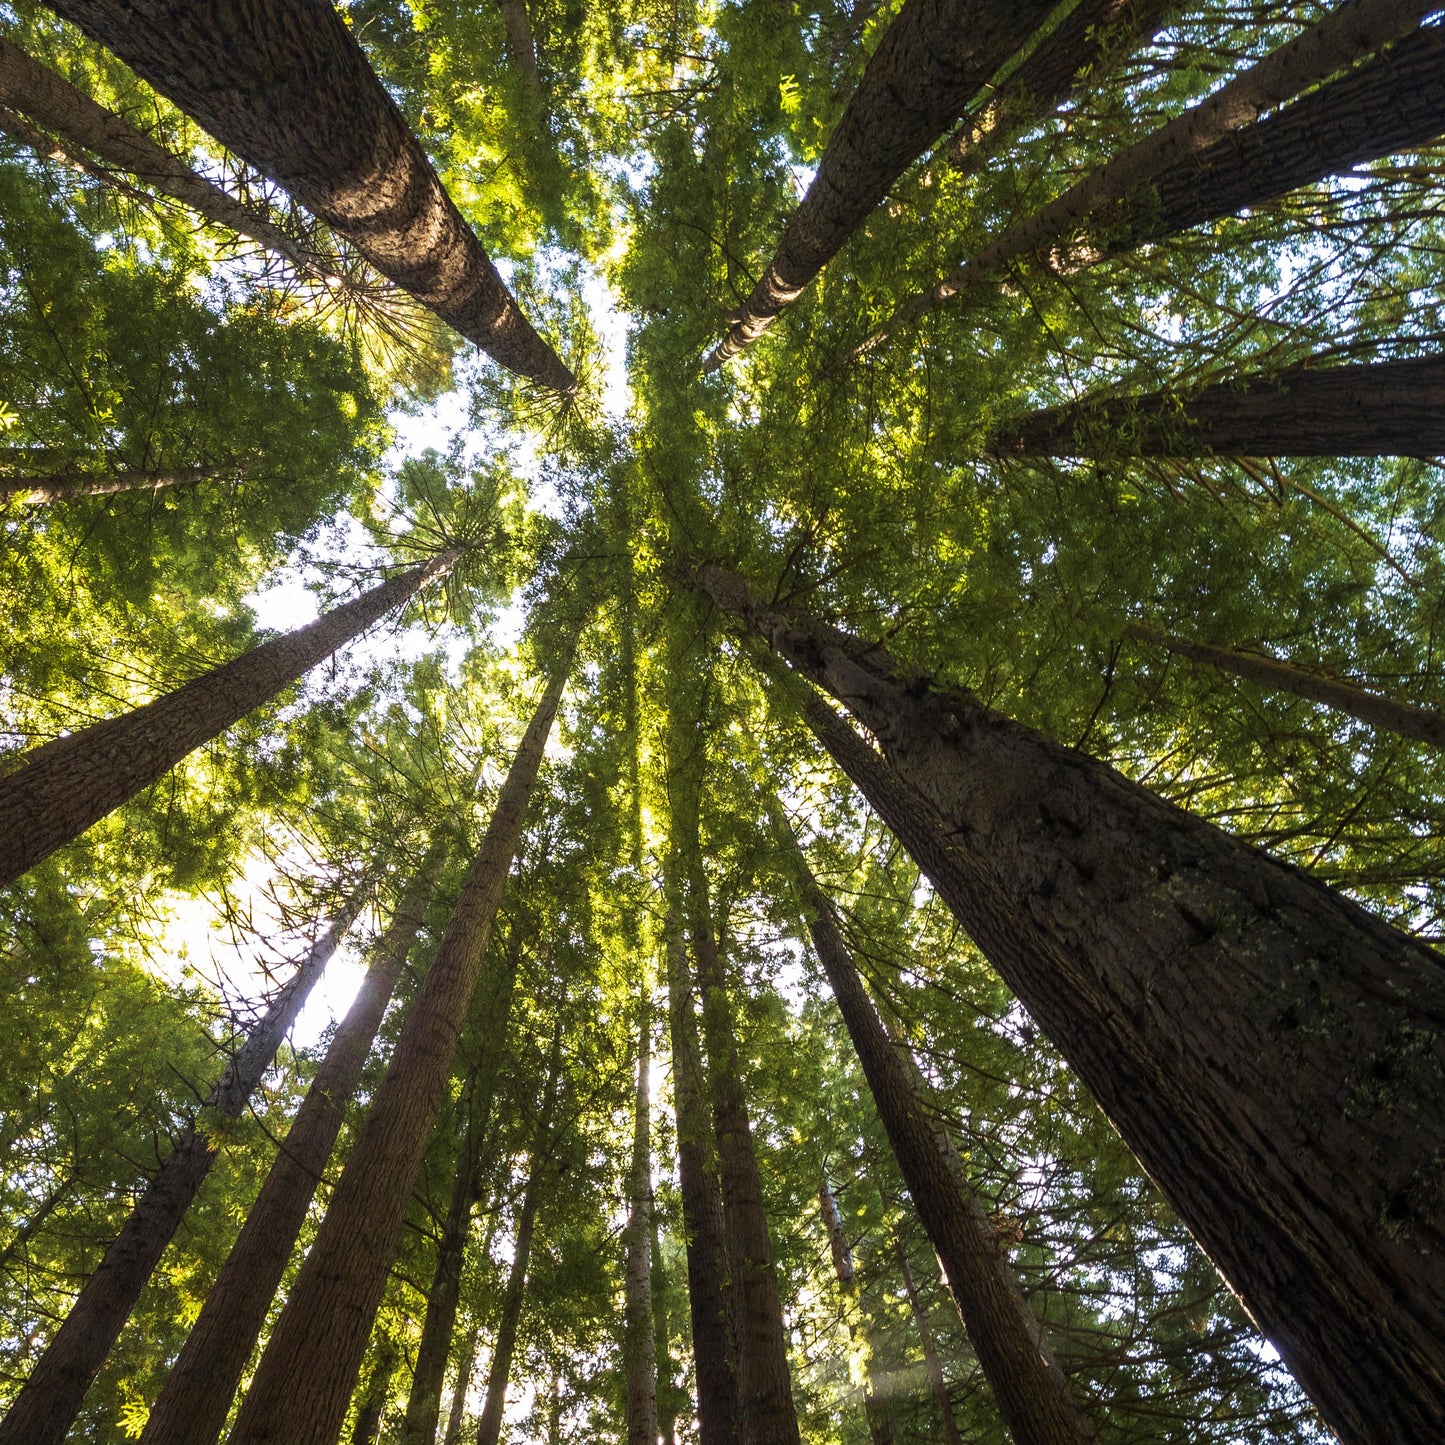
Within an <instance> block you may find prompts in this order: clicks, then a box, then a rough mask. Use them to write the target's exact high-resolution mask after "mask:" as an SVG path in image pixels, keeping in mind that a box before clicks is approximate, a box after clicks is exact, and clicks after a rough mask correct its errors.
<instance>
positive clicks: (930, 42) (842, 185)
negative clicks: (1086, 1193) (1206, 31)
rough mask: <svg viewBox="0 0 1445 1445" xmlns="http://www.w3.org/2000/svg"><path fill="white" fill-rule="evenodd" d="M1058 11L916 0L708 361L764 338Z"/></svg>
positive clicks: (1044, 5) (1026, 0) (1031, 0)
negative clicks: (986, 84) (989, 82)
mask: <svg viewBox="0 0 1445 1445" xmlns="http://www.w3.org/2000/svg"><path fill="white" fill-rule="evenodd" d="M1052 8H1053V5H1052V4H1051V3H1050V0H1015V3H1013V4H1010V5H990V4H986V3H983V0H907V3H905V5H904V6H903V9H902V10H901V11H899V13H898V17H897V18H896V19H895V20H894V21H893V23H892V25H890V26H889V27H888V30H887V32H886V33H885V34H884V36H883V39H882V40H881V41H880V42H879V44H878V49H877V50H876V51H874V53H873V56H872V58H871V59H870V60H869V61H868V67H867V69H866V70H865V71H864V72H863V79H862V80H861V81H860V82H859V85H858V89H857V91H856V92H855V93H854V95H853V98H852V99H851V100H850V101H849V102H848V108H847V110H846V111H844V113H843V118H842V119H841V120H840V121H839V122H838V125H837V128H836V129H835V130H834V132H833V134H832V135H831V136H830V137H829V140H828V145H827V148H826V149H825V150H824V152H823V158H822V160H821V161H820V162H819V164H818V173H817V175H816V176H814V178H813V183H812V185H810V186H809V187H808V193H807V194H806V195H805V196H804V197H803V199H802V201H801V202H800V203H799V205H798V209H797V210H796V211H795V212H794V213H793V214H792V216H791V217H790V218H789V220H788V224H787V226H786V228H785V229H784V231H783V235H782V238H781V240H780V241H779V242H778V249H777V252H776V254H775V255H774V256H773V259H772V260H771V261H770V262H769V263H768V268H767V270H766V271H765V272H764V274H763V279H762V280H761V281H759V282H758V284H757V286H756V287H755V288H754V290H753V293H752V295H751V296H749V297H748V299H747V301H746V302H745V303H744V305H743V307H742V310H741V311H740V312H739V313H738V315H737V316H736V317H734V318H732V319H731V322H730V328H731V329H730V330H729V332H728V334H727V336H726V337H725V338H724V339H723V340H722V341H720V342H719V343H718V345H717V346H716V347H715V348H714V349H713V351H712V353H711V354H710V355H709V356H708V358H707V360H706V361H705V362H704V363H703V370H704V371H705V372H707V371H715V370H717V368H718V367H720V366H721V365H722V364H723V363H724V362H725V361H727V360H729V359H730V358H731V357H734V356H736V355H737V354H738V353H739V352H740V351H742V350H743V348H744V347H746V346H749V345H751V344H752V342H754V341H756V340H757V338H758V337H759V336H761V335H762V334H763V332H765V331H766V330H767V329H768V327H769V326H771V325H772V324H773V322H774V320H776V319H777V316H778V314H779V313H780V312H781V311H782V309H783V308H784V307H785V306H787V305H788V304H789V303H790V302H792V301H794V300H795V299H796V298H797V297H798V296H799V295H800V294H801V292H802V291H803V289H804V288H805V287H806V286H807V285H808V283H809V282H810V281H811V280H812V279H813V277H815V276H816V275H817V274H818V272H819V271H821V270H822V269H823V267H824V266H825V265H827V263H828V262H829V261H830V260H831V259H832V258H833V257H834V256H836V255H837V254H838V252H839V250H840V249H841V248H842V247H843V245H844V243H845V242H846V241H847V240H848V238H849V237H850V236H851V235H852V234H853V232H854V231H855V230H856V229H857V228H858V226H859V225H860V224H861V223H862V222H863V220H864V219H865V218H866V217H867V216H868V214H869V212H870V211H872V210H873V208H874V207H875V206H876V205H877V204H878V203H879V202H880V201H881V200H882V199H883V197H884V196H885V195H886V194H887V193H888V189H889V187H890V186H892V184H893V183H894V181H896V180H897V179H898V177H899V176H900V175H902V174H903V172H904V171H905V170H906V169H907V168H908V167H909V166H910V165H912V164H913V162H914V161H916V160H917V159H918V157H919V156H921V155H922V154H923V152H924V151H925V150H927V148H928V147H929V146H931V145H932V144H933V143H934V141H936V140H937V139H938V138H939V137H940V136H941V135H942V134H943V133H944V131H945V130H946V129H947V128H948V127H949V126H950V125H952V124H953V122H954V121H955V120H957V119H958V117H959V115H960V114H961V113H962V111H963V108H964V106H965V105H967V104H968V102H969V100H970V99H971V98H972V97H973V96H974V95H975V94H976V93H977V91H978V90H979V89H980V88H981V87H982V86H983V84H984V82H985V81H987V80H988V78H989V76H990V75H992V74H993V72H994V71H995V70H997V69H998V67H999V66H1000V65H1001V64H1002V63H1003V62H1004V61H1005V60H1007V59H1008V58H1009V56H1010V55H1012V54H1013V52H1014V51H1015V50H1017V49H1018V48H1019V46H1020V45H1021V44H1022V43H1023V42H1024V40H1025V39H1027V37H1028V35H1029V34H1030V32H1031V31H1032V30H1034V28H1035V27H1036V26H1038V25H1039V24H1040V23H1042V21H1043V20H1044V19H1045V18H1046V17H1047V15H1048V13H1049V11H1050V10H1051V9H1052Z"/></svg>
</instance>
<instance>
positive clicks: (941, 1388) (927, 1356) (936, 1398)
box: [893, 1238, 963, 1445]
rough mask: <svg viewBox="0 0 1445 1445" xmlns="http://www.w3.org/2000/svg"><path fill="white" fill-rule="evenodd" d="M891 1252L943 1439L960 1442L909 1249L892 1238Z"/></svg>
mask: <svg viewBox="0 0 1445 1445" xmlns="http://www.w3.org/2000/svg"><path fill="white" fill-rule="evenodd" d="M893 1250H894V1254H895V1256H896V1258H897V1260H898V1272H899V1274H901V1275H902V1276H903V1289H904V1292H905V1293H906V1294H907V1296H908V1312H909V1313H910V1314H911V1315H912V1316H913V1327H914V1328H915V1329H916V1330H917V1331H918V1342H919V1344H920V1345H922V1346H923V1364H924V1368H925V1369H926V1370H927V1371H928V1388H929V1389H930V1390H931V1391H932V1392H933V1403H934V1404H935V1405H937V1406H938V1413H939V1417H940V1418H941V1420H942V1422H943V1438H944V1440H945V1441H947V1445H963V1436H962V1435H960V1434H959V1432H958V1421H957V1420H956V1419H955V1418H954V1414H953V1399H952V1397H951V1396H950V1395H949V1393H948V1380H947V1379H946V1378H945V1377H944V1373H943V1361H942V1360H940V1359H939V1357H938V1344H937V1342H936V1341H935V1340H934V1338H933V1330H932V1328H931V1327H930V1326H929V1323H928V1315H927V1313H926V1312H925V1311H924V1308H923V1301H922V1300H921V1299H919V1298H918V1286H917V1285H915V1284H914V1282H913V1267H912V1266H911V1265H910V1264H909V1263H908V1251H907V1250H906V1249H904V1247H903V1241H902V1240H901V1239H897V1238H895V1239H894V1241H893Z"/></svg>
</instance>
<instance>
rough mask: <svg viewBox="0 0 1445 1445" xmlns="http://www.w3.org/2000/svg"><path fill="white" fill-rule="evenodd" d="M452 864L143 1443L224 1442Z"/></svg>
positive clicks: (209, 1305) (378, 982)
mask: <svg viewBox="0 0 1445 1445" xmlns="http://www.w3.org/2000/svg"><path fill="white" fill-rule="evenodd" d="M445 860H446V847H445V844H444V843H443V842H442V841H440V840H438V841H437V842H436V843H433V845H432V847H431V849H430V850H429V851H428V853H427V855H426V857H425V858H424V859H423V861H422V864H421V866H420V868H419V869H418V870H417V872H416V874H415V876H414V877H413V878H412V880H411V883H410V884H409V885H408V887H407V888H406V890H405V892H404V893H403V894H402V896H401V898H400V899H399V900H398V902H397V906H396V912H395V913H394V914H393V916H392V919H391V922H390V924H389V925H388V927H387V929H386V932H385V933H384V934H383V935H382V936H381V938H380V939H378V940H377V942H376V945H375V948H374V949H373V951H372V957H371V964H370V966H369V967H368V969H367V971H366V978H365V979H364V980H363V982H362V985H361V988H360V990H359V991H358V992H357V995H356V998H355V999H354V1000H353V1002H352V1005H351V1007H350V1008H349V1009H348V1010H347V1012H346V1017H345V1018H344V1019H342V1021H341V1023H340V1025H339V1026H338V1028H337V1030H336V1033H335V1035H334V1037H333V1038H332V1040H331V1044H330V1047H329V1048H328V1049H327V1051H326V1057H325V1058H324V1059H323V1060H322V1062H321V1067H320V1068H319V1069H317V1071H316V1077H315V1078H314V1079H312V1081H311V1087H310V1088H309V1089H307V1091H306V1097H305V1099H303V1100H302V1102H301V1107H300V1108H299V1109H298V1110H297V1111H296V1118H295V1119H294V1120H293V1122H292V1124H291V1128H290V1130H289V1131H288V1132H287V1135H286V1137H285V1139H284V1140H282V1142H281V1146H280V1148H279V1149H278V1151H277V1154H276V1159H275V1161H274V1162H273V1164H272V1165H271V1170H270V1173H268V1174H267V1176H266V1182H265V1184H263V1185H262V1186H261V1192H260V1194H258V1195H257V1196H256V1200H255V1203H253V1204H252V1206H251V1209H250V1211H249V1213H248V1214H247V1215H246V1222H245V1224H244V1225H243V1226H242V1227H241V1233H240V1234H239V1235H238V1236H237V1239H236V1243H235V1244H234V1245H233V1246H232V1248H231V1252H230V1254H229V1255H228V1256H227V1258H226V1262H225V1264H224V1265H223V1266H222V1267H221V1272H220V1274H219V1275H218V1276H217V1277H216V1282H215V1283H214V1284H213V1285H212V1286H211V1289H210V1293H209V1294H207V1296H206V1301H205V1304H204V1305H202V1307H201V1313H200V1316H199V1317H198V1318H197V1320H196V1323H195V1325H194V1326H193V1327H192V1328H191V1332H190V1334H189V1335H188V1336H187V1337H186V1343H185V1345H184V1346H183V1347H182V1349H181V1353H180V1355H179V1356H178V1357H177V1359H176V1363H175V1365H174V1366H173V1367H172V1369H171V1372H170V1374H169V1375H168V1376H167V1377H166V1382H165V1384H164V1385H163V1386H162V1387H161V1392H160V1395H159V1396H158V1397H157V1399H156V1403H155V1405H154V1407H153V1408H152V1410H151V1412H150V1417H149V1418H148V1419H147V1421H146V1425H145V1429H144V1431H143V1432H142V1434H141V1445H214V1442H215V1441H217V1440H219V1439H220V1438H221V1431H222V1430H224V1429H225V1425H226V1416H227V1414H228V1413H229V1412H230V1408H231V1401H232V1399H233V1398H234V1396H235V1393H236V1387H237V1386H238V1385H239V1384H240V1382H241V1377H242V1375H243V1374H244V1373H245V1371H246V1364H247V1361H248V1360H249V1359H250V1358H251V1350H252V1348H253V1346H254V1345H255V1343H256V1340H257V1338H258V1336H259V1335H260V1333H261V1330H262V1327H263V1326H264V1325H265V1323H266V1313H267V1310H268V1309H269V1308H270V1306H271V1302H272V1300H273V1299H275V1297H276V1291H277V1289H278V1287H279V1286H280V1283H281V1277H282V1276H283V1275H284V1274H285V1272H286V1266H287V1264H288V1263H289V1262H290V1259H291V1254H292V1251H293V1250H294V1249H295V1247H296V1239H297V1236H298V1235H299V1234H300V1232H301V1226H302V1224H303V1223H304V1222H305V1220H306V1212H307V1210H308V1209H309V1208H310V1207H311V1201H312V1198H313V1197H314V1196H315V1193H316V1186H317V1184H318V1183H319V1182H320V1180H321V1177H322V1175H323V1174H324V1173H325V1172H326V1163H327V1160H329V1159H330V1157H331V1150H332V1147H333V1146H334V1145H335V1143H336V1136H337V1134H338V1133H340V1131H341V1125H342V1121H343V1120H344V1118H345V1116H346V1106H347V1104H348V1103H350V1101H351V1098H352V1096H353V1095H354V1094H355V1093H356V1087H357V1085H358V1084H359V1083H360V1082H361V1073H362V1070H363V1068H364V1067H365V1065H366V1059H367V1056H368V1054H369V1053H370V1052H371V1046H372V1043H373V1041H374V1040H375V1038H376V1031H377V1029H379V1028H380V1027H381V1021H382V1018H383V1016H384V1015H385V1013H386V1008H387V1005H388V1003H389V1002H390V1001H391V996H392V993H393V991H394V990H395V988H396V982H397V979H398V978H399V977H400V976H401V971H402V968H403V967H404V966H405V964H406V960H407V957H408V955H409V954H410V953H411V950H412V947H413V945H414V944H415V943H416V939H417V935H418V934H419V933H420V932H421V927H422V916H423V914H424V912H425V910H426V905H427V902H428V901H429V899H430V898H431V895H432V892H433V890H434V889H435V887H436V882H437V878H438V876H439V875H440V873H441V871H442V867H443V865H444V863H445Z"/></svg>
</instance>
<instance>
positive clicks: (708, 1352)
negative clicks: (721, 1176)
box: [665, 890, 739, 1445]
mask: <svg viewBox="0 0 1445 1445" xmlns="http://www.w3.org/2000/svg"><path fill="white" fill-rule="evenodd" d="M674 891H676V890H674ZM665 940H666V942H665V946H666V950H667V1016H668V1028H669V1034H670V1037H671V1042H672V1097H673V1104H674V1107H675V1109H676V1111H677V1176H678V1184H679V1187H680V1189H681V1191H682V1217H683V1223H684V1225H685V1227H686V1229H687V1294H688V1307H689V1310H690V1313H691V1318H692V1353H693V1361H694V1364H695V1367H696V1374H697V1428H698V1439H699V1441H700V1442H701V1445H736V1442H737V1440H738V1438H739V1437H738V1418H737V1415H738V1387H737V1377H736V1374H735V1373H734V1368H733V1339H732V1321H731V1319H730V1318H729V1312H728V1272H727V1255H726V1251H725V1248H724V1245H723V1222H722V1196H721V1194H720V1192H719V1189H718V1180H717V1163H716V1159H715V1156H714V1153H713V1150H714V1147H715V1146H714V1141H713V1132H712V1120H711V1119H710V1118H709V1117H708V1111H707V1102H706V1092H705V1086H704V1083H703V1074H702V1048H701V1044H700V1042H699V1040H698V1031H697V1015H696V1013H695V1012H694V1008H693V1001H692V987H691V984H690V983H689V981H688V976H687V975H688V968H687V955H686V951H685V948H684V945H683V939H682V928H681V923H680V921H679V919H678V918H677V915H676V912H675V910H670V911H669V913H668V917H667V924H666V931H665Z"/></svg>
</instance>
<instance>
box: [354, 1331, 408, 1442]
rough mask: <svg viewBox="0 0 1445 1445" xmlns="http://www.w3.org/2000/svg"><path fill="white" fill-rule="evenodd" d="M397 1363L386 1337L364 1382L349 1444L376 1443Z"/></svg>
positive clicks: (393, 1346) (394, 1350) (395, 1354)
mask: <svg viewBox="0 0 1445 1445" xmlns="http://www.w3.org/2000/svg"><path fill="white" fill-rule="evenodd" d="M397 1363H398V1361H397V1351H396V1346H395V1345H393V1344H392V1342H391V1341H390V1340H389V1339H388V1340H387V1341H385V1343H384V1344H383V1346H382V1349H381V1353H380V1355H379V1357H378V1359H377V1361H376V1364H375V1366H374V1367H373V1368H372V1371H371V1376H370V1378H369V1379H368V1380H367V1382H366V1396H365V1398H364V1399H363V1400H362V1402H361V1405H360V1408H358V1410H357V1412H356V1423H355V1425H353V1426H352V1429H351V1445H376V1442H377V1440H378V1439H380V1437H381V1417H382V1415H383V1414H384V1413H385V1411H386V1399H387V1396H388V1395H389V1394H390V1392H391V1380H392V1376H393V1375H395V1374H396V1367H397Z"/></svg>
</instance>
